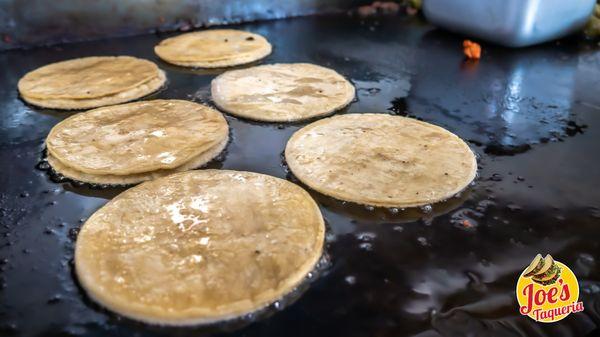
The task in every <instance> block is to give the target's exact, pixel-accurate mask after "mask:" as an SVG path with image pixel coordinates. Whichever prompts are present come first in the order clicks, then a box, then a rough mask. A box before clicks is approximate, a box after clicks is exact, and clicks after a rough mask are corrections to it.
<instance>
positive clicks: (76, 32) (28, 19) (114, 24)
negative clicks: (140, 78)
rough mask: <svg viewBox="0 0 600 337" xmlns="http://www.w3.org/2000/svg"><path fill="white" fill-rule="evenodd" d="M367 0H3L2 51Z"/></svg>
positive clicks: (325, 9) (340, 7)
mask: <svg viewBox="0 0 600 337" xmlns="http://www.w3.org/2000/svg"><path fill="white" fill-rule="evenodd" d="M367 2H369V1H368V0H285V1H271V0H225V1H215V0H127V1H123V0H102V1H81V0H52V1H51V2H48V1H46V0H27V1H22V0H3V1H0V50H3V49H13V48H20V47H31V46H37V45H49V44H56V43H60V42H72V41H87V40H94V39H100V38H107V37H110V36H112V37H114V36H128V35H135V34H147V33H149V32H154V31H163V32H164V31H174V30H178V29H180V30H183V31H187V30H190V29H192V28H194V27H206V26H214V25H223V24H228V23H240V22H248V21H254V20H270V19H280V18H286V17H293V16H301V15H311V14H315V13H332V12H343V11H346V10H348V9H350V8H353V7H355V6H358V5H360V4H364V3H367Z"/></svg>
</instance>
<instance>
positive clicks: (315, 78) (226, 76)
mask: <svg viewBox="0 0 600 337" xmlns="http://www.w3.org/2000/svg"><path fill="white" fill-rule="evenodd" d="M211 94H212V98H213V101H214V102H215V104H216V105H217V106H218V107H219V108H220V109H222V110H224V111H226V112H229V113H231V114H233V115H236V116H240V117H244V118H248V119H252V120H257V121H267V122H292V121H299V120H304V119H309V118H314V117H317V116H323V115H327V114H330V113H333V112H334V111H336V110H339V109H341V108H343V107H345V106H346V105H348V104H349V103H350V102H351V101H352V99H353V98H354V87H353V86H352V84H350V82H348V81H347V80H346V79H345V78H344V77H342V76H341V75H340V74H338V73H337V72H335V71H333V70H331V69H328V68H324V67H320V66H317V65H313V64H308V63H290V64H269V65H262V66H257V67H251V68H247V69H240V70H232V71H228V72H225V73H223V74H221V75H220V76H218V77H217V78H215V79H214V80H213V81H212V84H211Z"/></svg>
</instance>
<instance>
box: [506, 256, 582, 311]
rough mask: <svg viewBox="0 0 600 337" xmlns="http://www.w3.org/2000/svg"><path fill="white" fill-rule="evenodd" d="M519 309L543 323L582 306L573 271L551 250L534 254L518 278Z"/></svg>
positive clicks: (580, 308) (580, 309) (578, 309)
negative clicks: (543, 255)
mask: <svg viewBox="0 0 600 337" xmlns="http://www.w3.org/2000/svg"><path fill="white" fill-rule="evenodd" d="M516 295H517V302H519V313H520V314H521V315H525V316H529V317H530V318H532V319H534V320H536V321H538V322H544V323H552V322H557V321H560V320H561V319H563V318H565V317H567V316H568V315H569V314H571V313H574V312H581V311H583V310H584V308H583V302H581V301H579V282H577V277H576V276H575V274H574V273H573V271H572V270H571V269H570V268H569V267H567V266H566V265H565V264H564V263H562V262H560V261H555V260H554V259H553V258H552V256H550V254H548V255H546V257H542V255H540V254H537V255H536V257H535V258H534V259H533V261H531V263H530V264H529V266H527V268H525V270H523V272H522V273H521V275H520V276H519V278H518V280H517V289H516Z"/></svg>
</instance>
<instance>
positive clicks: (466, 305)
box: [0, 15, 600, 337]
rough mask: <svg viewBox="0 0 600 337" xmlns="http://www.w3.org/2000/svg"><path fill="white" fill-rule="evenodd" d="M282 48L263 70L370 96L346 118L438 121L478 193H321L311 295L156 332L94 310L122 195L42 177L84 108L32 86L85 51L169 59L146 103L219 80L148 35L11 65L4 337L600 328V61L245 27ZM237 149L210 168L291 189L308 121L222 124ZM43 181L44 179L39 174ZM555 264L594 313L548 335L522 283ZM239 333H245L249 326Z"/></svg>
mask: <svg viewBox="0 0 600 337" xmlns="http://www.w3.org/2000/svg"><path fill="white" fill-rule="evenodd" d="M236 27H237V28H241V29H246V30H249V31H253V32H257V33H260V34H263V35H265V36H266V37H267V38H268V39H269V40H270V41H271V42H272V43H273V45H274V51H273V54H272V55H271V56H269V57H268V58H267V59H266V60H264V61H263V62H262V63H276V62H311V63H316V64H320V65H323V66H327V67H331V68H333V69H335V70H337V71H339V72H340V73H342V74H343V75H345V76H347V77H348V78H349V79H350V80H351V81H352V82H353V83H354V84H355V86H356V88H357V100H356V101H355V102H353V103H352V104H351V105H350V107H349V108H347V109H346V110H344V111H342V112H340V113H361V112H378V113H389V114H397V115H408V116H410V117H413V118H419V119H422V120H425V121H427V122H431V123H434V124H437V125H440V126H442V127H445V128H447V129H448V130H450V131H452V132H454V133H456V134H457V135H459V136H460V137H462V138H463V139H465V140H468V141H469V143H470V145H471V147H472V149H473V150H474V151H475V152H476V153H477V154H478V156H479V158H478V160H479V165H480V169H479V176H478V178H477V180H476V182H475V184H474V185H473V186H471V187H470V188H469V189H468V190H467V191H465V192H463V193H461V195H459V196H457V197H456V198H453V199H452V200H449V201H448V202H446V203H442V204H436V205H433V208H432V209H429V208H427V207H426V208H423V209H410V210H395V209H390V210H386V209H369V208H365V207H362V206H357V205H351V204H346V203H342V202H339V201H337V200H333V199H331V198H328V197H325V196H323V195H320V194H319V193H316V192H313V191H311V193H312V195H313V197H314V198H315V199H316V200H317V201H318V202H319V204H320V206H321V210H322V212H323V215H324V217H325V219H326V221H327V224H328V235H327V251H328V254H329V258H330V263H329V264H328V265H327V266H326V268H325V270H323V271H322V272H321V273H320V275H319V276H318V277H317V278H316V279H315V280H312V282H311V283H310V285H309V287H308V289H307V290H306V291H305V292H304V293H303V294H302V295H301V296H300V298H299V299H298V300H297V301H295V302H293V303H289V305H287V306H279V307H278V306H274V307H273V308H271V309H269V310H270V311H269V313H268V315H261V316H260V317H258V318H252V317H251V318H248V319H247V320H246V321H244V322H242V324H237V325H228V324H224V325H217V326H210V327H196V328H165V327H155V326H150V325H146V324H142V323H137V322H133V321H131V320H128V319H125V318H122V317H119V316H118V315H116V314H113V313H111V312H109V311H106V310H104V309H102V308H101V307H99V306H98V305H96V304H94V303H93V302H92V301H90V300H89V299H88V298H87V297H86V296H85V294H84V293H83V291H82V290H81V289H80V288H79V286H78V284H77V281H76V279H75V277H74V275H73V266H72V259H73V248H74V242H75V239H76V236H77V231H78V229H79V228H80V227H81V225H82V223H83V222H84V221H85V219H86V218H88V217H89V216H90V215H91V214H92V213H93V212H94V211H95V210H96V209H98V208H99V207H100V206H102V205H103V204H104V203H106V201H107V199H110V198H112V197H113V196H115V195H116V194H118V193H119V192H121V191H122V189H118V188H110V189H96V188H91V187H89V186H79V185H77V184H74V183H72V182H68V181H62V182H61V181H56V179H55V180H53V179H52V177H50V175H49V174H48V172H47V171H44V170H43V168H44V165H43V164H41V165H40V164H39V162H40V159H41V158H42V156H43V151H44V145H43V142H44V139H45V137H46V135H47V133H48V131H49V130H50V128H51V127H52V126H53V125H55V124H56V123H57V122H59V121H60V120H62V119H64V118H66V117H67V116H70V115H72V114H73V113H75V112H62V111H53V110H43V109H38V108H35V107H31V106H27V105H26V104H24V103H23V102H22V101H21V100H20V99H19V98H18V94H17V90H16V84H17V81H18V79H19V78H20V77H21V76H22V75H24V74H25V73H26V72H28V71H30V70H32V69H35V68H37V67H39V66H42V65H45V64H48V63H50V62H55V61H59V60H64V59H69V58H75V57H83V56H90V55H133V56H137V57H143V58H148V59H150V60H153V61H156V62H158V63H159V65H160V67H161V68H162V69H164V70H166V72H167V75H168V78H169V82H168V85H167V87H166V88H165V89H164V90H162V91H160V92H158V93H156V94H154V95H152V96H151V97H149V98H178V99H190V100H196V101H200V102H210V97H209V86H210V81H211V79H212V78H214V76H215V75H217V74H219V73H220V72H221V71H202V70H186V69H183V68H177V67H173V66H169V65H167V64H164V63H161V62H160V61H158V59H157V57H156V56H155V55H154V54H153V51H152V49H153V46H154V45H155V44H156V43H158V42H159V41H160V40H161V39H163V38H165V37H167V36H172V34H171V35H160V36H156V35H148V36H140V37H131V38H120V39H112V40H102V41H96V42H89V43H79V44H70V45H64V46H56V47H47V48H36V49H31V50H21V51H9V52H4V53H2V54H0V64H1V65H2V70H3V71H2V74H1V75H0V83H1V86H0V108H1V110H0V113H1V119H0V123H2V128H1V130H0V134H1V138H0V167H1V169H2V175H0V185H1V186H2V190H1V191H2V193H1V196H0V207H1V208H0V216H1V218H0V221H1V226H0V232H1V236H0V243H1V244H0V270H1V271H0V273H1V274H0V283H1V290H0V335H2V336H5V335H6V336H9V335H15V336H208V335H222V336H301V337H306V336H346V337H350V336H428V337H429V336H463V335H465V336H466V335H469V336H518V335H521V336H583V335H588V334H592V333H594V332H595V331H596V330H597V328H598V326H599V324H600V302H599V299H600V295H599V294H600V268H599V265H598V264H599V263H600V261H598V259H600V255H599V253H600V248H599V240H598V237H599V235H600V94H598V92H599V91H598V90H599V89H598V88H600V86H599V85H598V84H599V83H598V82H599V81H600V50H599V49H598V47H597V45H595V44H593V43H590V42H583V41H581V40H579V39H578V38H571V39H568V40H562V41H560V42H555V43H550V44H546V45H541V46H537V47H532V48H527V49H522V50H511V49H503V48H499V47H494V46H490V45H486V44H484V45H483V49H484V53H483V58H482V59H481V60H480V61H479V62H478V63H471V62H465V61H464V59H463V55H462V51H461V45H462V37H460V36H455V35H451V34H448V33H444V32H441V31H439V30H435V29H434V28H433V27H432V26H430V25H427V24H426V23H424V22H423V21H422V20H421V19H419V18H414V17H413V18H409V17H387V18H373V19H364V20H361V19H358V18H351V17H347V16H345V15H341V16H324V17H308V18H298V19H288V20H281V21H269V22H258V23H250V24H243V25H240V26H236ZM227 120H228V121H229V123H230V126H231V130H232V131H231V136H232V140H231V142H230V144H229V145H228V147H227V151H226V153H225V154H224V155H223V156H221V157H220V159H218V160H216V161H213V162H212V163H210V164H209V167H213V168H226V169H236V170H248V171H255V172H261V173H266V174H271V175H274V176H277V177H284V178H288V179H291V180H292V181H296V180H295V179H294V178H293V176H291V175H290V174H289V172H288V171H287V170H286V167H285V163H284V162H283V157H282V152H283V150H284V147H285V144H286V141H287V139H288V138H289V137H290V135H291V134H292V133H293V132H294V131H296V130H298V129H299V128H300V127H302V126H303V125H305V124H306V123H298V124H264V123H255V122H250V121H247V120H243V119H238V118H235V117H232V116H227ZM40 168H41V169H40ZM538 252H539V253H544V254H545V253H550V254H552V255H553V256H554V257H555V258H556V259H557V260H558V261H561V262H563V263H565V264H566V265H568V266H570V267H571V269H572V270H573V271H574V272H575V274H576V275H577V277H578V278H579V283H580V289H581V295H580V299H582V300H583V302H584V305H585V311H584V312H582V313H576V314H571V315H570V316H569V317H567V318H566V319H564V320H562V321H560V322H558V323H552V324H538V323H535V322H534V321H532V320H531V319H529V318H527V317H523V316H521V315H520V314H519V312H518V305H517V302H516V299H515V286H516V281H517V278H518V275H519V274H520V273H521V271H522V270H523V269H524V268H525V267H526V266H527V265H528V264H529V262H530V261H531V259H532V258H533V257H534V255H535V254H536V253H538ZM238 323H239V322H238Z"/></svg>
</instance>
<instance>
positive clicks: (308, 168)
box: [285, 114, 477, 207]
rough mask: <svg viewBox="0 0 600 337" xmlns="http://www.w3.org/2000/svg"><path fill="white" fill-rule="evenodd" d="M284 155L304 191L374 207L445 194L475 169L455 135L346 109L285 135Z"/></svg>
mask: <svg viewBox="0 0 600 337" xmlns="http://www.w3.org/2000/svg"><path fill="white" fill-rule="evenodd" d="M285 159H286V161H287V164H288V165H289V168H290V170H291V171H292V172H293V174H294V175H295V176H296V177H297V178H298V179H300V181H302V182H303V183H304V184H306V185H308V186H309V187H311V188H312V189H314V190H316V191H318V192H320V193H323V194H325V195H328V196H331V197H334V198H337V199H340V200H345V201H351V202H354V203H358V204H364V205H371V206H381V207H414V206H422V205H427V204H431V203H434V202H438V201H442V200H446V199H448V198H450V197H452V196H454V195H455V194H456V193H458V192H460V191H461V190H463V189H464V188H466V187H467V186H468V185H469V183H470V182H471V181H472V180H473V179H474V178H475V175H476V172H477V162H476V159H475V155H474V154H473V152H472V151H471V150H470V148H469V146H468V145H467V144H466V143H465V142H464V141H462V140H461V139H460V138H458V137H457V136H456V135H454V134H452V133H450V132H449V131H447V130H445V129H442V128H440V127H438V126H435V125H432V124H429V123H425V122H420V121H418V120H415V119H411V118H405V117H399V116H391V115H386V114H347V115H340V116H334V117H330V118H326V119H322V120H319V121H317V122H314V123H312V124H309V125H307V126H305V127H304V128H302V129H300V130H298V131H297V132H296V133H294V134H293V135H292V137H291V138H290V140H289V141H288V143H287V146H286V149H285Z"/></svg>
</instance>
